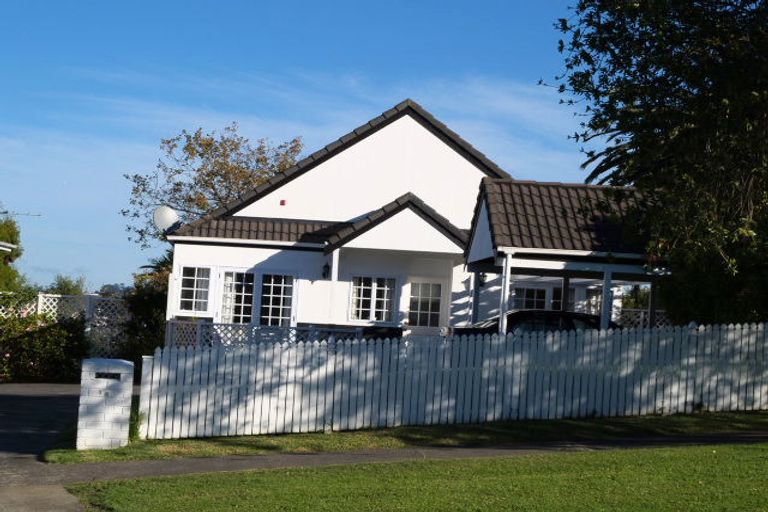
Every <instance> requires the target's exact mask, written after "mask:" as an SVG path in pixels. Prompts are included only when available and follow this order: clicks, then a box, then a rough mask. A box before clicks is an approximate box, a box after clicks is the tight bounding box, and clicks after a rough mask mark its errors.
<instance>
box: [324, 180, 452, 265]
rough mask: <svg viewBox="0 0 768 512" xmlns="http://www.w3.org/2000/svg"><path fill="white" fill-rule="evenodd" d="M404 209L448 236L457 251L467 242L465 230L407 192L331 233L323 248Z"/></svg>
mask: <svg viewBox="0 0 768 512" xmlns="http://www.w3.org/2000/svg"><path fill="white" fill-rule="evenodd" d="M406 209H408V210H410V211H412V212H413V213H415V214H416V215H418V216H419V217H420V218H421V219H422V220H424V221H426V222H427V223H428V224H430V225H431V226H432V227H433V228H435V229H436V230H437V231H439V232H440V233H441V234H442V235H443V236H444V237H446V238H448V239H449V240H450V241H451V242H452V243H453V244H454V245H456V246H457V247H458V248H459V251H458V252H462V251H463V248H464V246H465V245H466V243H467V234H466V232H464V231H462V230H461V229H459V228H457V227H456V226H454V225H453V224H451V222H450V221H448V219H446V218H445V217H443V216H442V215H440V214H439V213H437V211H435V210H434V209H433V208H431V207H430V206H428V205H427V204H426V203H424V201H422V200H421V199H419V198H418V197H417V196H415V195H414V194H411V193H408V194H404V195H402V196H401V197H398V198H397V199H395V200H394V201H392V202H391V203H389V204H386V205H384V206H383V207H381V208H379V209H378V210H374V211H372V212H370V213H368V214H366V215H364V216H363V217H362V218H360V219H358V220H357V221H355V222H353V223H351V224H349V225H347V226H345V227H343V228H341V229H340V230H338V231H337V232H335V233H333V234H332V235H331V236H329V237H328V245H327V246H326V249H325V250H326V252H332V251H333V250H335V249H338V248H339V247H342V246H344V245H346V244H348V243H349V242H351V241H352V240H354V239H356V238H358V237H359V236H361V235H363V234H364V233H366V232H368V231H370V230H372V229H374V228H376V227H377V226H379V225H380V224H382V223H384V222H386V221H387V220H389V219H391V218H392V217H394V216H396V215H397V214H399V213H400V212H402V211H403V210H406ZM403 236H412V234H407V235H406V234H405V233H401V237H403Z"/></svg>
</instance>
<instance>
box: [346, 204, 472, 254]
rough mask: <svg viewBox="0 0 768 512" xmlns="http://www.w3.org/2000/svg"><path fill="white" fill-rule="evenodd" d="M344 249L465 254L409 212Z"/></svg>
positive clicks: (402, 213) (391, 218)
mask: <svg viewBox="0 0 768 512" xmlns="http://www.w3.org/2000/svg"><path fill="white" fill-rule="evenodd" d="M344 247H354V248H359V249H388V250H400V251H419V252H443V253H454V254H461V253H462V252H463V249H462V248H461V247H459V246H458V245H456V244H455V243H453V242H452V241H451V240H449V239H448V238H447V237H446V236H445V235H444V234H442V233H441V232H439V231H438V230H437V229H435V227H434V226H432V225H431V224H429V223H428V222H427V221H425V220H424V219H422V218H421V217H419V215H417V214H416V213H415V212H413V211H412V210H410V209H408V208H406V209H404V210H403V211H401V212H399V213H397V214H395V215H393V216H392V217H390V218H389V219H387V220H385V221H384V222H382V223H381V224H379V225H378V226H375V227H373V228H371V229H369V230H368V231H366V232H365V233H363V234H362V235H359V236H358V237H357V238H354V239H352V240H350V241H349V242H348V243H346V244H344Z"/></svg>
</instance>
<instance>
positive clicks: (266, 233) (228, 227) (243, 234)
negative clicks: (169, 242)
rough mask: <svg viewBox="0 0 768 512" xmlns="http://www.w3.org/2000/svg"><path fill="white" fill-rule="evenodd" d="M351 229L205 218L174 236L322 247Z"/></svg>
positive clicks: (320, 223)
mask: <svg viewBox="0 0 768 512" xmlns="http://www.w3.org/2000/svg"><path fill="white" fill-rule="evenodd" d="M348 225H349V223H347V222H333V221H318V220H297V219H274V218H263V217H229V218H226V219H211V218H203V219H201V220H199V221H196V222H193V223H191V224H187V225H185V226H182V227H180V228H179V229H177V230H176V231H174V232H173V233H172V236H191V237H209V238H234V239H241V240H264V241H273V242H302V243H315V244H323V243H324V242H325V240H326V239H327V238H328V236H329V235H330V234H331V233H334V232H336V231H338V230H339V229H342V228H344V227H346V226H348Z"/></svg>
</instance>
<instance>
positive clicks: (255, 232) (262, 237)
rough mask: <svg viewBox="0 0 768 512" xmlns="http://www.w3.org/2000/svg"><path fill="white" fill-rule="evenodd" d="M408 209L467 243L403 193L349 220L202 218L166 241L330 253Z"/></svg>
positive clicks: (461, 233)
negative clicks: (290, 245)
mask: <svg viewBox="0 0 768 512" xmlns="http://www.w3.org/2000/svg"><path fill="white" fill-rule="evenodd" d="M406 208H409V209H410V210H412V211H413V212H414V213H416V214H417V215H418V216H419V217H421V218H422V219H424V220H425V221H426V222H428V223H429V224H431V225H432V226H433V227H435V229H437V230H438V231H440V232H441V233H442V234H443V235H445V236H446V237H448V238H449V239H450V240H452V241H453V242H455V243H456V244H457V245H459V246H460V247H462V248H463V247H464V246H465V245H466V243H467V239H468V234H467V232H466V231H464V230H462V229H459V228H457V227H456V226H454V225H453V224H451V222H450V221H449V220H448V219H446V218H445V217H443V216H442V215H440V214H439V213H437V211H435V209H434V208H432V207H430V206H429V205H427V204H426V203H425V202H424V201H422V200H421V199H419V198H418V197H417V196H416V195H414V194H411V193H407V194H404V195H402V196H400V197H398V198H397V199H395V200H394V201H392V202H391V203H388V204H386V205H384V206H382V207H381V208H379V209H376V210H374V211H372V212H369V213H367V214H365V215H363V216H361V217H359V218H357V219H355V220H353V221H349V222H334V221H318V220H303V219H274V218H263V217H227V218H224V219H212V218H203V219H200V220H198V221H195V222H193V223H191V224H187V225H184V226H182V227H180V228H179V229H177V230H176V231H174V232H173V233H171V234H170V235H169V238H170V239H171V240H173V239H174V237H182V236H184V237H194V238H225V239H240V240H258V241H265V242H270V241H279V242H298V243H313V244H324V245H325V251H326V252H331V251H333V250H335V249H337V248H339V247H341V246H343V245H344V244H346V243H347V242H349V241H350V240H353V239H354V238H356V237H358V236H360V235H362V234H363V233H365V232H366V231H368V230H369V229H371V228H373V227H375V226H377V225H379V224H381V223H382V222H384V221H386V220H387V219H389V218H391V217H393V216H394V215H396V214H397V213H399V212H401V211H403V210H404V209H406Z"/></svg>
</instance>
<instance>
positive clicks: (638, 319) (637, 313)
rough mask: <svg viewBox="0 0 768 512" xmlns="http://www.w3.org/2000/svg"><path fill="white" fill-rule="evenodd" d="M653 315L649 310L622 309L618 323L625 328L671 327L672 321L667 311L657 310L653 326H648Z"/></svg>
mask: <svg viewBox="0 0 768 512" xmlns="http://www.w3.org/2000/svg"><path fill="white" fill-rule="evenodd" d="M650 320H651V314H650V312H649V311H648V310H647V309H632V308H622V309H621V311H620V312H619V317H618V318H617V319H616V321H617V322H618V323H619V325H621V326H622V327H624V328H627V329H629V328H632V327H670V326H671V325H672V320H671V319H670V318H669V315H667V313H666V311H660V310H657V311H656V312H654V315H653V325H648V323H649V322H650Z"/></svg>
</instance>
